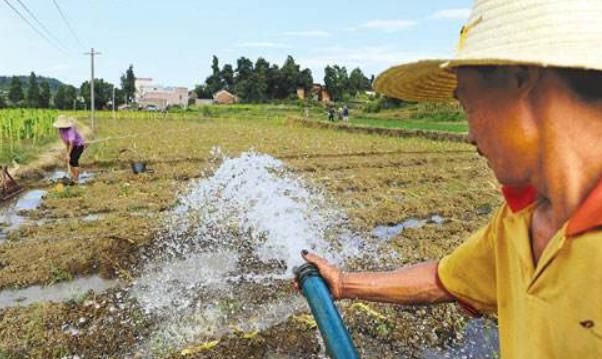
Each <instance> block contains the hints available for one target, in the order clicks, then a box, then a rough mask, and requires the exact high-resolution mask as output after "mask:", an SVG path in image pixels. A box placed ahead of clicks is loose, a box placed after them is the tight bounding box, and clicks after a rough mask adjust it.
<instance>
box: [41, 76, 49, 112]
mask: <svg viewBox="0 0 602 359" xmlns="http://www.w3.org/2000/svg"><path fill="white" fill-rule="evenodd" d="M50 96H51V95H50V84H49V83H48V81H44V82H42V85H41V86H40V107H41V108H49V107H50Z"/></svg>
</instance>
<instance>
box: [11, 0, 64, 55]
mask: <svg viewBox="0 0 602 359" xmlns="http://www.w3.org/2000/svg"><path fill="white" fill-rule="evenodd" d="M16 1H17V2H18V3H19V5H21V7H22V8H23V9H25V11H26V12H27V13H28V14H29V16H31V18H32V19H34V21H35V22H37V23H38V25H40V27H41V28H42V30H44V32H45V33H46V35H48V36H49V37H51V38H52V39H53V40H54V41H55V42H56V43H57V44H58V45H59V46H60V47H61V48H63V49H65V46H64V45H63V44H62V43H61V41H60V40H59V39H58V38H57V37H56V36H54V35H53V34H52V33H51V32H50V30H48V28H47V27H46V26H45V25H44V24H42V22H41V21H40V20H38V18H37V17H36V16H35V15H34V13H33V12H32V11H31V10H29V8H28V7H27V5H25V4H24V3H23V2H22V1H21V0H16Z"/></svg>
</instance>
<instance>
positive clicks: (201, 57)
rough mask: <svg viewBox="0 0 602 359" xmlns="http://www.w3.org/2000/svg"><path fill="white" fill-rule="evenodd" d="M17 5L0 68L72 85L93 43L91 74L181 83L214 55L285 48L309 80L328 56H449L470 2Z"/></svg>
mask: <svg viewBox="0 0 602 359" xmlns="http://www.w3.org/2000/svg"><path fill="white" fill-rule="evenodd" d="M55 2H56V4H58V6H59V8H60V10H62V12H63V14H64V16H65V18H66V19H67V22H68V24H69V25H70V26H71V28H72V30H73V33H72V32H71V31H70V30H69V28H68V25H67V24H66V23H65V21H64V20H63V18H62V17H61V15H60V13H59V11H58V10H57V8H56V6H55ZM7 3H8V4H11V5H13V6H14V7H15V8H16V9H17V10H19V12H20V13H21V14H22V15H23V16H24V17H26V18H27V19H28V20H29V22H30V23H31V24H32V25H33V26H35V27H36V28H37V29H38V31H39V32H40V33H42V34H43V35H44V36H42V35H40V34H38V33H37V32H36V31H34V30H33V29H32V28H31V27H30V26H29V25H28V24H27V23H26V22H25V21H24V20H23V19H21V18H20V17H19V15H17V14H16V13H15V12H14V11H13V9H11V8H10V7H9V5H8V4H7ZM20 3H22V4H24V5H25V6H26V7H27V9H28V10H29V12H31V13H32V14H33V15H34V16H35V18H36V19H37V21H36V19H33V18H32V17H31V16H30V14H29V13H28V11H27V10H26V9H24V8H23V7H22V6H21V4H20ZM20 3H19V0H0V39H2V44H1V48H2V51H1V53H0V75H13V74H29V72H31V71H34V72H36V73H37V74H40V75H45V76H51V77H56V78H58V79H59V80H61V81H64V82H67V83H70V84H73V85H76V86H79V85H80V84H81V83H82V82H83V81H85V80H87V79H88V78H89V76H90V60H89V56H88V57H87V56H85V55H83V53H84V52H86V51H89V49H90V48H91V47H94V48H95V49H97V50H98V51H100V52H101V53H102V55H100V56H98V58H97V61H96V77H98V78H104V79H105V80H107V81H110V82H113V83H118V81H119V76H120V75H121V73H123V72H124V71H125V70H126V68H127V66H128V65H129V64H133V65H134V71H135V73H136V75H137V76H139V77H151V78H153V79H154V80H155V82H156V83H158V84H163V85H170V86H186V87H192V86H193V85H194V84H199V83H202V82H204V79H205V77H207V76H208V74H209V72H210V71H211V69H210V65H211V56H212V55H213V54H215V55H217V56H218V57H219V59H220V65H222V66H223V64H224V63H231V64H233V65H235V63H236V59H237V58H238V57H240V56H246V57H249V58H251V60H253V62H254V61H255V59H256V58H257V57H259V56H262V57H264V58H266V59H267V60H268V61H270V62H271V63H277V64H278V65H282V63H283V62H284V59H285V58H286V56H287V55H289V54H290V55H292V56H293V57H294V58H295V60H297V63H299V64H300V65H301V66H302V67H309V68H310V69H311V70H312V72H313V75H314V80H315V81H316V82H323V73H324V67H325V66H326V65H328V64H339V65H345V66H347V67H348V69H349V70H351V68H354V67H358V66H359V67H360V68H361V69H362V70H363V71H364V72H365V73H366V75H368V76H369V75H370V74H375V75H377V74H378V73H380V72H381V71H383V70H385V69H386V68H387V67H389V66H392V65H395V64H398V63H402V62H408V61H412V60H415V59H421V58H439V57H449V56H451V55H452V53H453V49H454V47H455V45H456V43H457V41H458V36H459V31H460V28H461V27H462V25H463V24H464V22H465V21H466V19H467V18H468V15H469V8H470V7H471V5H472V2H471V1H469V0H454V1H452V0H436V1H407V0H372V1H366V0H357V1H350V0H348V1H344V0H330V1H324V0H319V1H318V0H316V1H314V0H303V1H288V0H287V1H285V0H279V1H274V0H265V1H261V0H258V1H248V0H247V1H243V0H229V1H205V0H196V1H193V0H170V1H167V0H163V1H160V0H102V1H101V0H20ZM42 26H43V27H42ZM44 37H45V38H46V39H45V38H44ZM51 43H52V44H51Z"/></svg>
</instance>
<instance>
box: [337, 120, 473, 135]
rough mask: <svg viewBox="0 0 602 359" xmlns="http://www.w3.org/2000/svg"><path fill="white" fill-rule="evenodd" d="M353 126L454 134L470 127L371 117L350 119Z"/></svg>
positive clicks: (455, 122) (463, 124)
mask: <svg viewBox="0 0 602 359" xmlns="http://www.w3.org/2000/svg"><path fill="white" fill-rule="evenodd" d="M349 121H350V123H351V124H352V125H360V126H368V127H380V128H401V129H406V130H426V131H443V132H454V133H462V132H468V125H467V123H466V122H457V121H454V122H443V121H431V120H427V119H419V120H418V119H408V120H389V119H376V118H369V117H353V116H352V117H350V119H349Z"/></svg>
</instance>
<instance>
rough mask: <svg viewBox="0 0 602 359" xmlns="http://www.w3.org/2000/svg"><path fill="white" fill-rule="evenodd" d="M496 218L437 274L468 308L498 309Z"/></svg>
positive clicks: (458, 251)
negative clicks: (495, 244)
mask: <svg viewBox="0 0 602 359" xmlns="http://www.w3.org/2000/svg"><path fill="white" fill-rule="evenodd" d="M501 212H502V211H499V212H498V214H497V215H496V216H495V217H494V218H493V219H492V221H491V222H490V223H489V224H488V225H486V226H485V227H483V228H481V229H480V230H479V231H477V232H476V233H474V234H473V235H472V236H470V237H469V238H468V240H466V241H465V242H464V243H463V244H462V245H460V246H459V247H458V248H456V249H455V250H454V251H453V252H452V253H451V254H449V255H447V256H446V257H444V258H443V259H442V260H441V261H440V262H439V266H438V268H437V275H438V277H439V281H440V283H441V284H442V285H443V287H444V289H445V290H447V291H448V292H449V293H450V294H451V295H452V296H454V297H456V299H457V300H458V301H459V302H460V303H461V304H462V305H464V306H465V307H466V306H468V307H469V308H472V309H476V311H478V312H481V313H493V312H495V311H496V310H497V295H496V271H495V268H496V263H495V258H496V256H495V246H494V241H495V227H496V226H495V223H496V222H497V218H498V216H500V213H501Z"/></svg>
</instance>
